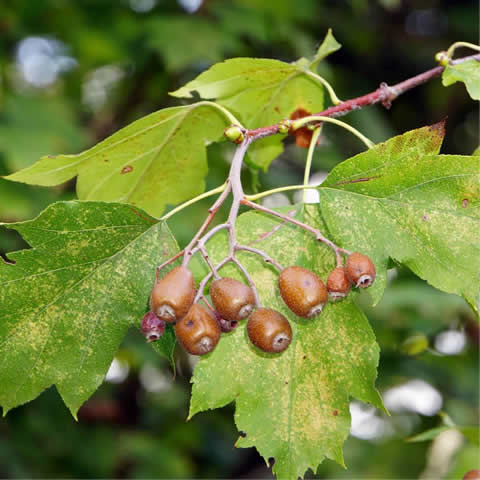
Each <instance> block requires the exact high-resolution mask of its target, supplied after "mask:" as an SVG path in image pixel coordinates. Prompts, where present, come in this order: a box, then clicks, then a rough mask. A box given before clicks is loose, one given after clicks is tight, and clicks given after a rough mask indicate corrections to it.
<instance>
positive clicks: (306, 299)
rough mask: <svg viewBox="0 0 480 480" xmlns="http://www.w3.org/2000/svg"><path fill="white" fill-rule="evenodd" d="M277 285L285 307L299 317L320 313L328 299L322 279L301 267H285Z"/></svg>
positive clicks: (309, 316) (308, 316)
mask: <svg viewBox="0 0 480 480" xmlns="http://www.w3.org/2000/svg"><path fill="white" fill-rule="evenodd" d="M278 286H279V288H280V294H281V296H282V298H283V301H284V302H285V303H286V304H287V307H288V308H289V309H290V310H291V311H292V312H293V313H294V314H295V315H298V316H299V317H304V318H311V317H314V316H316V315H318V314H320V313H321V311H322V309H323V307H324V305H325V303H327V300H328V292H327V288H326V287H325V284H324V283H323V282H322V280H321V279H320V278H319V277H318V276H317V275H315V274H314V273H313V272H312V271H310V270H308V269H306V268H303V267H297V266H292V267H287V268H285V269H284V270H282V272H281V273H280V276H279V278H278Z"/></svg>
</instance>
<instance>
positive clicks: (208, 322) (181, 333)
mask: <svg viewBox="0 0 480 480" xmlns="http://www.w3.org/2000/svg"><path fill="white" fill-rule="evenodd" d="M175 333H176V335H177V340H178V341H179V342H180V343H181V344H182V346H183V348H184V349H185V350H186V351H187V352H188V353H191V354H192V355H205V354H206V353H209V352H211V351H212V350H213V349H214V348H215V347H216V346H217V343H218V341H219V340H220V333H221V332H220V327H219V325H218V323H217V320H216V318H215V315H214V314H213V313H212V312H211V311H210V310H207V309H206V308H205V307H204V306H202V305H199V304H198V303H196V304H195V305H193V306H192V308H191V309H190V310H189V312H188V313H187V315H186V316H185V317H183V318H182V319H181V320H180V321H179V322H178V323H177V324H176V325H175Z"/></svg>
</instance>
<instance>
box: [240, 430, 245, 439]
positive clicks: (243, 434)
mask: <svg viewBox="0 0 480 480" xmlns="http://www.w3.org/2000/svg"><path fill="white" fill-rule="evenodd" d="M238 434H239V435H240V436H241V437H242V438H245V437H246V436H247V434H246V433H245V432H242V431H241V430H240V431H239V432H238Z"/></svg>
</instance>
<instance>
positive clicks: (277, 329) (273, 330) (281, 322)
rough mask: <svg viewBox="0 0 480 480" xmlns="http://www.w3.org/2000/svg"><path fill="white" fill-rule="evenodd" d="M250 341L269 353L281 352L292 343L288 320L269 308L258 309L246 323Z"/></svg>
mask: <svg viewBox="0 0 480 480" xmlns="http://www.w3.org/2000/svg"><path fill="white" fill-rule="evenodd" d="M247 333H248V338H249V339H250V341H251V342H252V343H253V344H254V345H255V346H256V347H258V348H259V349H260V350H263V351H264V352H269V353H279V352H283V351H284V350H285V349H286V348H287V347H288V346H289V345H290V342H291V341H292V327H291V326H290V323H288V320H287V319H286V318H285V317H284V316H283V315H282V314H281V313H279V312H277V311H275V310H272V309H271V308H259V309H258V310H256V311H255V312H254V313H252V315H251V316H250V318H249V319H248V322H247Z"/></svg>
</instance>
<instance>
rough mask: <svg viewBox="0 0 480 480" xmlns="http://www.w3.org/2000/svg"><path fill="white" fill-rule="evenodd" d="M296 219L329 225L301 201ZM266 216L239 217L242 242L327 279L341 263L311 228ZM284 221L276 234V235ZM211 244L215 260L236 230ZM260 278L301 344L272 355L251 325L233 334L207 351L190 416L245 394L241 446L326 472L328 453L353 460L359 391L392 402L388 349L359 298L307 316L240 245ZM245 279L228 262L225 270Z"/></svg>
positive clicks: (277, 468) (238, 416)
mask: <svg viewBox="0 0 480 480" xmlns="http://www.w3.org/2000/svg"><path fill="white" fill-rule="evenodd" d="M294 208H295V207H294ZM297 208H298V209H299V212H298V214H297V215H296V217H295V218H298V219H301V220H303V221H305V222H307V223H309V224H310V225H315V226H318V227H322V226H323V225H322V223H321V220H320V218H319V216H318V209H316V208H314V207H305V210H303V209H302V207H301V206H297ZM279 225H281V224H280V222H279V220H278V219H272V218H270V217H267V216H265V215H263V214H258V213H253V212H250V213H247V214H244V215H241V216H240V217H239V218H238V223H237V232H238V236H239V241H240V242H241V243H243V244H251V245H253V246H255V247H257V248H261V249H264V250H265V251H266V252H267V253H269V254H270V255H272V256H273V257H274V258H276V260H277V261H278V262H280V263H281V264H282V265H285V266H287V265H302V266H304V267H306V268H310V269H312V270H313V271H315V272H317V273H318V274H319V275H320V276H321V277H322V278H324V279H325V278H326V276H327V273H328V272H329V271H330V270H331V269H332V268H333V267H334V262H335V258H334V254H333V253H332V251H331V250H330V249H328V248H327V247H325V246H324V245H321V244H318V242H317V241H316V240H315V238H314V237H313V236H312V235H311V234H309V233H306V232H305V231H303V230H301V229H299V228H297V227H295V226H292V225H290V224H287V225H283V226H280V228H278V226H279ZM275 227H277V231H276V233H275V235H272V236H266V235H265V234H266V233H267V232H271V231H272V230H273V229H274V228H275ZM219 237H221V236H220V235H219V236H216V237H215V238H213V239H212V241H211V243H209V253H210V256H211V258H212V259H213V260H214V262H218V261H220V259H221V258H223V256H224V255H225V254H226V253H227V251H228V250H227V242H226V236H222V238H219ZM238 258H239V260H240V261H241V262H242V263H243V265H244V266H245V267H246V268H247V270H248V271H249V272H250V274H251V275H252V277H253V280H254V281H255V283H256V285H257V288H258V291H259V295H260V299H261V303H262V305H263V306H265V307H269V308H274V309H276V310H278V311H280V312H281V313H282V314H283V315H285V316H286V317H287V318H288V319H289V320H290V322H291V325H292V330H293V332H294V333H293V339H292V343H291V344H290V346H289V347H288V349H287V350H285V352H283V353H282V354H279V355H277V354H267V353H264V352H261V351H259V350H257V349H256V348H255V347H253V346H252V344H251V343H250V342H249V340H248V337H247V334H246V325H245V323H242V324H241V325H240V326H239V327H238V328H237V329H236V330H235V331H234V332H232V333H230V334H225V335H223V337H222V340H221V341H220V342H219V344H218V346H217V348H216V349H215V350H214V351H213V352H212V353H211V354H210V355H208V356H206V357H204V358H201V359H200V361H199V363H198V364H197V365H196V367H195V371H194V376H193V389H192V399H191V406H190V417H191V416H193V415H194V414H196V413H197V412H200V411H202V410H207V409H211V408H219V407H222V406H224V405H226V404H227V403H229V402H232V401H235V402H236V413H235V423H236V425H237V427H238V429H239V430H240V431H242V432H244V436H242V437H241V438H239V439H238V441H237V443H236V446H237V447H251V446H255V447H256V448H257V450H258V451H259V452H260V454H261V455H262V456H263V457H264V458H265V460H268V459H269V458H271V457H273V458H275V465H274V467H273V470H274V472H275V473H276V474H277V476H278V478H298V477H299V476H303V474H304V473H305V471H306V470H307V469H309V468H311V469H312V470H314V471H315V470H316V468H317V466H318V464H319V463H320V462H322V460H323V459H324V457H328V458H331V459H333V460H335V461H336V462H338V463H340V464H341V465H343V464H344V461H343V453H342V444H343V442H344V440H345V438H346V437H347V436H348V433H349V428H350V413H349V398H350V397H351V396H353V397H355V398H357V399H359V400H362V401H365V402H370V403H372V404H373V405H375V406H377V407H379V408H382V401H381V398H380V396H379V394H378V392H377V391H376V390H375V387H374V382H375V378H376V374H377V373H376V367H377V364H378V356H379V348H378V345H377V344H376V342H375V336H374V334H373V332H372V330H371V328H370V325H369V323H368V321H367V319H366V318H365V316H364V315H363V314H362V312H361V311H360V310H359V309H358V308H357V307H356V306H355V304H354V303H353V301H352V298H353V297H354V296H355V295H354V294H353V295H351V296H350V297H349V299H347V300H345V301H343V302H340V303H337V304H331V303H329V304H327V305H326V307H325V309H324V311H323V312H322V314H321V315H320V316H319V317H317V318H315V319H313V320H309V321H307V320H304V319H300V318H299V317H296V316H295V315H294V314H293V313H291V312H290V311H289V310H288V309H287V308H286V306H285V304H284V303H283V301H282V300H281V297H280V294H279V292H278V288H277V279H278V272H276V271H274V270H272V269H269V268H266V266H265V262H263V260H262V259H261V258H260V257H258V256H256V255H253V254H251V253H245V252H239V253H238ZM223 275H225V276H234V277H237V278H238V279H241V280H243V281H245V280H244V279H242V277H241V275H240V274H239V273H238V271H237V270H236V269H234V268H233V267H231V266H227V267H226V268H225V269H222V276H223Z"/></svg>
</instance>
